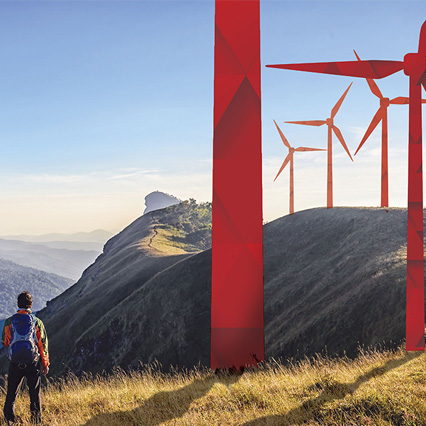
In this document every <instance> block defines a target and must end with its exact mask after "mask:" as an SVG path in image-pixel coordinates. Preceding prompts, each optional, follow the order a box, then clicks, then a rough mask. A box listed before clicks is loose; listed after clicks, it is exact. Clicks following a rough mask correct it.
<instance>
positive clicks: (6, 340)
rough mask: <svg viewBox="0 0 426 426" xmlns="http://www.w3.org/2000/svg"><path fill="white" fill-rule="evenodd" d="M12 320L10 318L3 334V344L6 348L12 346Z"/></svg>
mask: <svg viewBox="0 0 426 426" xmlns="http://www.w3.org/2000/svg"><path fill="white" fill-rule="evenodd" d="M11 323H12V318H8V319H7V320H6V321H5V322H4V325H3V331H2V333H1V344H2V345H3V346H5V347H6V348H7V347H8V346H9V345H10V325H11Z"/></svg>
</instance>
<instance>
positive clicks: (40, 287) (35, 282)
mask: <svg viewBox="0 0 426 426" xmlns="http://www.w3.org/2000/svg"><path fill="white" fill-rule="evenodd" d="M71 284H72V280H70V279H69V278H64V277H61V276H59V275H55V274H49V273H47V272H44V271H39V270H37V269H34V268H28V267H26V266H22V265H17V264H16V263H13V262H10V261H8V260H4V259H0V319H5V318H6V317H8V316H9V315H12V314H13V313H15V312H16V309H17V305H16V303H17V302H16V298H17V296H18V294H19V293H21V292H22V291H23V290H28V291H29V292H30V293H31V294H32V295H33V300H34V302H33V303H34V304H33V310H34V311H38V310H40V309H42V308H44V307H45V305H46V301H48V300H50V299H52V298H54V297H56V296H58V295H59V294H61V293H62V292H63V291H64V290H65V289H67V288H68V287H69V286H70V285H71Z"/></svg>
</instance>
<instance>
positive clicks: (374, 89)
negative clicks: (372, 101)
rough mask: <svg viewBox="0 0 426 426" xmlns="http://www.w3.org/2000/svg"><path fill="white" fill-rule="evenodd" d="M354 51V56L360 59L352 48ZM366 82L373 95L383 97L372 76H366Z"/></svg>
mask: <svg viewBox="0 0 426 426" xmlns="http://www.w3.org/2000/svg"><path fill="white" fill-rule="evenodd" d="M354 53H355V56H356V58H357V59H358V61H360V60H361V59H360V57H359V56H358V54H357V53H356V52H355V50H354ZM367 83H368V85H369V86H370V90H371V91H372V92H373V95H376V96H377V97H378V98H380V99H383V95H382V92H381V91H380V89H379V88H378V87H377V84H376V82H375V81H374V80H373V79H372V78H367Z"/></svg>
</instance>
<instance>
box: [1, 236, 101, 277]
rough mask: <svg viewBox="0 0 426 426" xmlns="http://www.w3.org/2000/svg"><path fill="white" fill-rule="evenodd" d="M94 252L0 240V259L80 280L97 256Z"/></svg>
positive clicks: (96, 252) (97, 252)
mask: <svg viewBox="0 0 426 426" xmlns="http://www.w3.org/2000/svg"><path fill="white" fill-rule="evenodd" d="M99 254H100V252H99V251H94V250H90V251H88V250H69V249H63V248H52V247H48V246H46V245H45V244H38V243H28V242H24V241H17V240H4V239H0V258H2V259H7V260H11V261H12V262H15V263H18V264H20V265H23V266H29V267H31V268H36V269H40V270H42V271H46V272H50V273H53V274H57V275H61V276H64V277H68V278H70V279H72V280H77V279H78V278H80V276H81V274H82V272H83V271H84V269H85V268H87V267H88V266H89V265H90V264H91V263H93V262H94V261H95V259H96V258H97V257H98V256H99Z"/></svg>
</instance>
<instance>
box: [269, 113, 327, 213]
mask: <svg viewBox="0 0 426 426" xmlns="http://www.w3.org/2000/svg"><path fill="white" fill-rule="evenodd" d="M274 123H275V126H276V127H277V130H278V133H279V134H280V136H281V140H282V141H283V143H284V145H285V146H286V147H287V148H288V151H289V152H288V155H287V157H286V158H285V160H284V162H283V164H282V166H281V168H280V170H279V171H278V173H277V175H276V176H275V179H274V182H275V181H276V180H277V177H278V176H279V175H280V174H281V172H282V171H283V170H284V168H285V166H286V165H287V164H288V163H290V214H293V213H294V167H293V166H294V164H293V156H294V153H295V152H306V151H325V149H320V148H306V147H304V146H300V147H299V148H293V147H292V146H291V145H290V144H289V143H288V140H287V139H286V137H285V136H284V134H283V132H282V131H281V129H280V128H279V127H278V124H277V123H276V122H275V120H274Z"/></svg>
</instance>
